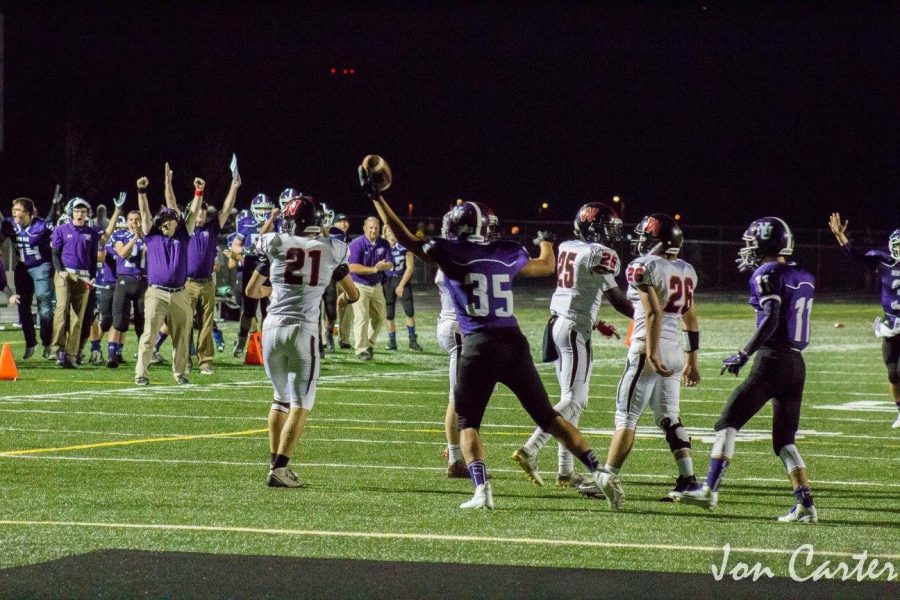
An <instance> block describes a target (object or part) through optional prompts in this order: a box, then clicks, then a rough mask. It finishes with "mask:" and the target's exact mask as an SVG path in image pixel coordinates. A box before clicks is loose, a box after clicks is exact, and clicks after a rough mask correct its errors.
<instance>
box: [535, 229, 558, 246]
mask: <svg viewBox="0 0 900 600" xmlns="http://www.w3.org/2000/svg"><path fill="white" fill-rule="evenodd" d="M555 241H556V234H555V233H553V232H552V231H538V232H537V237H536V238H534V245H535V246H540V245H541V242H550V243H551V244H552V243H553V242H555Z"/></svg>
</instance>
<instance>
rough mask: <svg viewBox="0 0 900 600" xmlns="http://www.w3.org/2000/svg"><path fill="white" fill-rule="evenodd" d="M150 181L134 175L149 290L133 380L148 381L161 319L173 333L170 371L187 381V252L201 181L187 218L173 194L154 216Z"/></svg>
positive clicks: (196, 181)
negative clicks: (150, 195)
mask: <svg viewBox="0 0 900 600" xmlns="http://www.w3.org/2000/svg"><path fill="white" fill-rule="evenodd" d="M148 185H149V181H148V180H147V178H146V177H141V178H140V179H138V181H137V188H138V208H139V210H140V211H141V229H142V231H143V233H144V243H145V247H146V252H147V291H146V293H145V294H144V333H143V334H142V335H141V339H140V342H139V343H138V359H137V363H136V364H135V368H134V383H135V384H136V385H149V384H150V377H149V368H150V360H151V357H152V355H153V341H152V338H153V337H154V336H155V335H156V332H158V331H159V328H160V327H161V326H162V324H163V323H166V324H167V325H168V328H169V333H170V335H171V336H172V346H173V350H172V372H173V373H174V376H175V383H177V384H178V385H184V384H186V383H188V380H187V377H186V374H187V370H188V365H189V361H190V350H189V344H190V337H191V317H192V316H191V300H190V297H189V296H188V292H187V289H186V288H185V284H186V283H187V262H188V261H187V254H188V244H189V243H190V238H191V233H192V232H193V231H194V220H195V218H196V216H197V212H198V210H199V207H200V203H201V202H202V201H203V189H204V187H205V183H204V181H203V180H202V179H199V178H197V179H194V188H195V191H194V200H193V202H192V203H191V207H190V210H189V211H188V214H187V218H185V219H182V218H181V215H180V214H179V212H178V210H177V209H176V208H175V206H173V205H174V204H175V202H174V198H172V199H171V200H170V198H169V197H168V194H167V197H166V203H167V206H166V208H163V209H161V210H160V211H159V212H158V213H157V214H156V216H155V217H154V216H153V215H152V214H151V212H150V204H149V201H148V200H147V186H148Z"/></svg>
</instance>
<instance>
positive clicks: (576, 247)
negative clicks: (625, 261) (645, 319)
mask: <svg viewBox="0 0 900 600" xmlns="http://www.w3.org/2000/svg"><path fill="white" fill-rule="evenodd" d="M619 268H620V263H619V255H618V254H616V251H615V250H613V249H611V248H607V247H606V246H603V245H601V244H596V243H590V242H585V241H583V240H568V241H565V242H563V243H562V244H560V245H559V258H557V260H556V291H555V292H553V298H552V299H551V300H550V311H551V312H553V313H554V314H556V315H559V316H561V317H565V318H567V319H570V320H572V321H575V327H576V328H577V329H578V331H579V332H580V333H581V334H582V335H583V336H584V337H585V338H588V337H589V336H590V334H591V329H592V328H593V325H594V320H595V319H596V318H597V311H598V310H600V302H601V301H602V300H603V292H605V291H606V290H608V289H611V288H614V287H618V284H617V283H616V279H615V277H616V275H618V274H619Z"/></svg>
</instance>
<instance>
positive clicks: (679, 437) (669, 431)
mask: <svg viewBox="0 0 900 600" xmlns="http://www.w3.org/2000/svg"><path fill="white" fill-rule="evenodd" d="M659 426H660V427H661V428H662V430H663V431H665V432H666V442H668V443H669V449H670V450H671V451H672V452H676V451H678V450H684V449H688V450H690V449H691V438H690V436H688V434H687V431H686V430H685V428H684V426H683V425H682V424H681V421H676V422H675V423H673V422H672V419H670V418H669V417H666V418H665V419H663V420H662V421H661V422H660V424H659Z"/></svg>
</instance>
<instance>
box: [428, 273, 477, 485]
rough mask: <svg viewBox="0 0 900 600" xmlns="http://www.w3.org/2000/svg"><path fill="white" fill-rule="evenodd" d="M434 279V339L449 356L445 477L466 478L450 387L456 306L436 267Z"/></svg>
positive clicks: (455, 361)
mask: <svg viewBox="0 0 900 600" xmlns="http://www.w3.org/2000/svg"><path fill="white" fill-rule="evenodd" d="M434 283H435V284H437V286H438V291H439V292H440V294H441V312H440V314H439V315H438V321H437V341H438V345H439V346H440V347H441V349H442V350H443V351H444V352H446V353H447V355H448V356H449V357H450V364H449V367H448V372H449V375H450V394H449V401H448V402H447V412H446V413H445V414H444V433H445V434H446V436H447V477H452V478H456V479H467V478H468V477H469V474H468V472H467V471H466V464H465V462H463V455H462V450H460V448H459V427H458V423H457V420H456V403H455V402H454V398H453V388H454V387H455V386H456V370H457V368H458V365H459V357H460V355H461V354H462V347H463V335H462V332H460V330H459V322H458V321H457V320H456V309H455V308H454V307H453V300H451V298H450V291H449V290H448V289H447V286H446V284H445V283H444V272H443V271H441V270H440V269H438V271H437V274H436V275H435V277H434Z"/></svg>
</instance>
